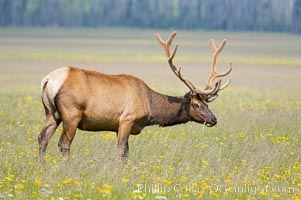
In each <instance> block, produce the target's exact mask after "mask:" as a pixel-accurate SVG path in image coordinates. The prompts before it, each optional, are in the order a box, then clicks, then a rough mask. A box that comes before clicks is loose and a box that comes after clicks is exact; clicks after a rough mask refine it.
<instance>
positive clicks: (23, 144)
mask: <svg viewBox="0 0 301 200" xmlns="http://www.w3.org/2000/svg"><path fill="white" fill-rule="evenodd" d="M122 31H123V32H124V34H123V35H119V34H118V33H119V32H120V30H114V29H110V30H82V29H80V30H22V29H21V30H17V31H16V30H14V29H9V30H0V43H1V45H0V199H51V200H57V199H60V200H62V199H73V200H76V199H78V200H79V199H85V200H88V199H162V200H163V199H294V200H297V199H301V145H300V144H301V125H300V122H301V92H300V91H301V85H300V83H301V55H300V52H301V49H300V48H301V38H300V37H297V36H294V35H285V34H255V33H253V34H251V33H222V32H218V33H215V32H212V33H211V32H183V33H182V34H183V36H180V35H179V38H178V39H177V42H178V43H179V44H180V45H181V46H180V49H179V50H178V51H179V55H178V57H179V58H178V59H177V60H178V63H180V64H181V67H182V68H183V73H185V75H186V77H191V79H192V81H193V82H196V83H201V82H202V83H205V80H206V75H207V73H208V71H209V69H208V66H210V56H211V55H210V53H211V50H210V48H209V45H208V43H207V41H208V39H209V38H210V37H213V38H217V41H219V39H220V38H222V37H224V35H226V36H225V37H228V39H229V44H228V45H227V46H226V47H225V49H224V52H223V53H224V55H225V56H224V57H223V56H221V60H220V63H221V64H220V66H226V65H227V63H228V61H230V60H231V61H233V66H234V71H233V75H232V81H233V83H232V85H231V87H229V88H228V89H226V90H225V91H223V92H221V94H220V97H218V99H217V100H216V101H214V102H213V103H212V104H211V105H210V108H211V110H212V111H213V112H214V113H215V115H216V116H217V118H218V120H219V121H218V124H217V125H216V126H215V127H212V128H207V127H205V126H203V125H200V124H196V123H187V124H185V125H178V126H174V127H168V128H162V127H157V126H153V127H147V128H145V129H144V130H143V132H142V133H141V134H140V135H138V136H131V137H130V141H129V144H130V157H129V162H128V164H127V165H122V164H120V163H118V162H116V161H115V153H116V134H115V133H111V132H84V131H78V132H77V135H76V136H75V140H74V142H73V144H72V146H71V155H72V158H71V159H70V160H69V161H66V160H64V159H63V158H62V157H61V155H60V152H59V150H58V147H57V142H58V139H59V136H60V132H61V127H59V128H58V130H57V131H56V134H55V135H54V136H53V138H52V139H51V141H50V143H49V147H48V149H47V156H46V158H45V160H46V162H45V163H44V164H42V163H40V162H39V157H38V142H37V137H38V134H39V132H40V131H41V129H42V127H43V122H44V110H43V106H42V104H41V101H40V91H39V90H40V89H39V88H40V86H39V82H40V80H41V79H42V78H43V76H44V75H46V74H47V73H49V72H50V71H51V70H53V69H55V68H57V67H61V66H64V65H73V66H80V67H85V68H89V69H95V70H98V71H104V72H107V73H129V74H134V75H136V76H138V77H140V78H142V79H143V80H145V81H146V82H147V83H148V84H149V85H150V86H151V87H152V88H154V89H155V90H157V91H160V92H161V93H166V94H170V95H179V96H180V95H183V94H184V93H185V92H186V90H187V89H186V88H185V86H183V85H182V84H181V83H178V82H179V81H178V80H177V79H176V78H175V77H174V75H173V74H172V72H171V71H170V70H169V69H168V66H167V63H166V61H165V60H164V57H163V52H162V50H161V47H160V46H159V45H157V44H156V41H155V39H154V37H153V33H154V32H155V31H150V30H148V31H141V30H122ZM70 35H71V36H72V37H71V36H70ZM163 35H164V36H165V37H166V35H168V32H163ZM69 37H71V39H70V38H69ZM197 38H198V39H197ZM196 40H197V42H196ZM283 40H285V41H283ZM182 41H183V42H182ZM273 41H275V42H273ZM276 41H278V42H276ZM198 42H199V43H198ZM129 44H131V46H130V47H128V45H129ZM156 45H157V46H156ZM182 46H183V47H182ZM198 48H199V49H198ZM182 49H183V50H182ZM181 51H182V52H183V53H180V52H181ZM279 51H280V52H279ZM60 53H62V54H60ZM199 54H200V55H201V56H200V57H198V55H199ZM56 55H60V56H56ZM81 55H82V57H81ZM119 55H120V57H118V56H119ZM144 57H145V59H144ZM257 57H258V59H256V58H257ZM115 58H116V60H115V61H114V59H115ZM122 58H126V59H125V60H124V62H123V61H122ZM184 65H185V66H184ZM206 70H207V71H206ZM195 71H198V72H199V73H197V72H195ZM204 71H205V72H204Z"/></svg>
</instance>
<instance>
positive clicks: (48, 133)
mask: <svg viewBox="0 0 301 200" xmlns="http://www.w3.org/2000/svg"><path fill="white" fill-rule="evenodd" d="M59 124H60V120H56V119H55V118H54V117H53V116H52V115H51V114H48V115H47V116H46V122H45V125H44V127H43V129H42V131H41V132H40V135H39V137H38V141H39V154H40V157H41V158H43V157H44V156H45V153H46V149H47V146H48V143H49V140H50V138H51V137H52V136H53V134H54V133H55V130H56V128H57V127H58V126H59Z"/></svg>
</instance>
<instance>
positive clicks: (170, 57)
mask: <svg viewBox="0 0 301 200" xmlns="http://www.w3.org/2000/svg"><path fill="white" fill-rule="evenodd" d="M176 35H177V32H175V31H174V32H172V33H171V34H170V36H169V38H168V39H167V41H164V40H163V39H162V37H161V36H160V34H159V33H157V34H156V38H157V40H158V42H159V43H160V44H161V46H162V47H163V48H164V51H165V55H166V57H167V58H168V63H169V66H170V68H171V70H172V71H173V72H174V74H175V75H176V76H177V77H178V78H179V79H180V80H181V81H182V82H183V83H184V84H185V85H186V86H187V87H188V88H189V89H190V90H191V92H193V93H201V94H212V93H214V92H215V91H216V90H217V92H218V90H219V88H220V83H221V81H219V82H217V83H216V84H215V87H211V88H206V90H204V91H203V90H199V89H196V87H195V86H194V85H193V84H192V83H191V82H190V81H189V80H188V79H186V78H184V77H183V76H182V74H181V68H177V67H176V66H175V65H174V64H173V61H172V60H173V58H174V57H175V55H176V52H177V49H178V45H176V47H175V48H174V50H173V52H172V53H170V45H171V43H172V40H173V39H174V38H175V37H176ZM217 92H216V93H217Z"/></svg>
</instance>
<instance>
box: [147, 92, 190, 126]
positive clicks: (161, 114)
mask: <svg viewBox="0 0 301 200" xmlns="http://www.w3.org/2000/svg"><path fill="white" fill-rule="evenodd" d="M149 97H150V115H149V118H148V119H149V125H155V124H157V125H159V126H172V125H176V124H182V123H186V122H188V121H190V116H189V114H188V108H189V106H188V105H187V103H185V100H184V97H173V96H167V95H163V94H159V93H157V92H153V93H151V95H150V96H149Z"/></svg>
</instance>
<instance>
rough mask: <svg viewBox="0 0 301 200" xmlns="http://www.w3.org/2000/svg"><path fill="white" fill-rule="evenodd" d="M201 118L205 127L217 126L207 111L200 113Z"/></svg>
mask: <svg viewBox="0 0 301 200" xmlns="http://www.w3.org/2000/svg"><path fill="white" fill-rule="evenodd" d="M201 116H202V117H203V120H204V124H205V126H207V127H212V126H214V125H216V124H217V119H216V117H215V116H214V114H213V113H212V112H211V111H210V110H209V109H206V110H203V111H201Z"/></svg>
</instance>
